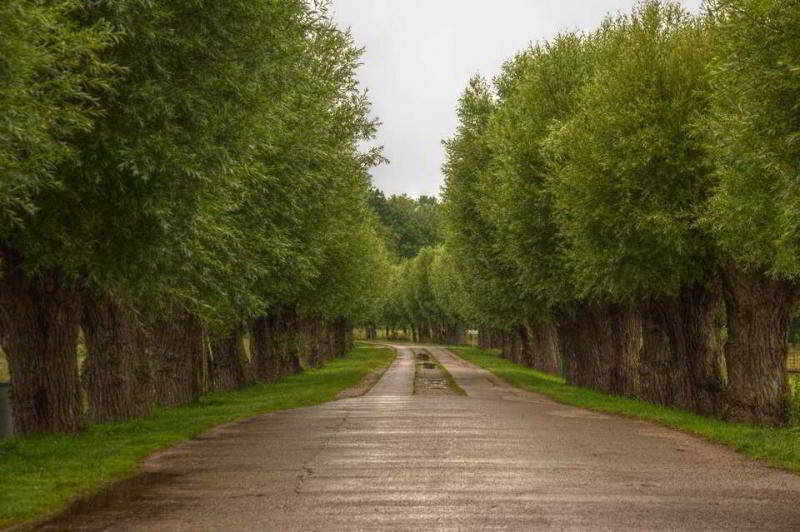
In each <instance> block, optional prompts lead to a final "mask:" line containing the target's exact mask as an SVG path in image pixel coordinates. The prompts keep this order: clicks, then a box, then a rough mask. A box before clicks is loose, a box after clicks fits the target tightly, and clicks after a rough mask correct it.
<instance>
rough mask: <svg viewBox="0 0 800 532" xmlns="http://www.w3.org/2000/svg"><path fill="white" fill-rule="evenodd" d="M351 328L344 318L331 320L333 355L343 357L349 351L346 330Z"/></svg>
mask: <svg viewBox="0 0 800 532" xmlns="http://www.w3.org/2000/svg"><path fill="white" fill-rule="evenodd" d="M351 330H352V329H350V328H349V324H348V322H347V320H346V319H344V318H336V319H335V320H334V321H333V354H334V356H335V357H337V358H338V357H343V356H344V355H345V354H346V353H347V351H349V343H350V340H349V338H348V334H349V332H348V331H351Z"/></svg>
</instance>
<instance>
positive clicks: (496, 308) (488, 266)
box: [442, 77, 522, 325]
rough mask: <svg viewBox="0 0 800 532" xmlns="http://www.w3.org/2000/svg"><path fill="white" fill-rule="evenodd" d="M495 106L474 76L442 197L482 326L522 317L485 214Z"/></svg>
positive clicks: (449, 144) (450, 249)
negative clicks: (485, 181)
mask: <svg viewBox="0 0 800 532" xmlns="http://www.w3.org/2000/svg"><path fill="white" fill-rule="evenodd" d="M494 108H495V102H494V98H493V96H492V94H491V91H490V89H489V86H488V85H487V83H486V82H485V81H484V80H483V79H481V78H479V77H474V78H472V79H471V80H470V82H469V85H468V86H467V88H466V89H465V91H464V93H463V94H462V96H461V98H460V99H459V102H458V107H457V116H458V121H459V123H458V128H457V130H456V133H455V135H454V137H453V138H451V139H448V140H446V141H444V148H445V152H446V155H447V159H446V161H445V164H444V165H443V167H442V171H443V172H444V175H445V178H446V179H445V184H444V186H443V187H442V197H443V200H444V217H445V228H446V242H447V248H446V249H447V253H448V255H450V256H451V257H452V259H453V260H454V261H455V262H456V263H457V264H458V266H459V268H458V269H459V271H460V272H461V275H462V278H463V282H462V283H461V286H463V287H464V289H465V290H466V292H467V294H466V296H465V297H466V298H467V299H468V300H469V301H470V302H471V305H470V306H471V307H472V308H473V309H476V311H478V312H479V319H480V322H482V323H493V324H504V325H505V324H508V323H509V322H514V321H516V320H517V319H518V316H519V315H520V314H521V311H520V308H521V303H522V300H521V298H520V295H519V293H518V291H517V290H516V287H515V283H514V279H515V270H514V268H513V265H511V264H508V263H506V262H504V261H503V260H502V259H501V254H500V252H501V250H500V249H499V247H498V245H497V243H498V242H499V239H498V235H497V230H498V228H497V227H494V226H492V225H491V223H490V222H489V220H487V218H486V216H485V215H484V212H482V205H481V195H482V191H481V189H480V183H481V177H482V176H483V175H484V173H485V172H487V171H488V169H489V168H490V165H491V163H492V151H491V147H490V145H489V142H488V138H487V130H488V128H489V120H490V117H491V114H492V112H493V111H494ZM501 230H502V229H501Z"/></svg>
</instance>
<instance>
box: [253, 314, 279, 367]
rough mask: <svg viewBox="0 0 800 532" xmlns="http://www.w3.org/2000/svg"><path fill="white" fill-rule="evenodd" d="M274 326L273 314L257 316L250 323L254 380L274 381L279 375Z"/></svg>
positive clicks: (275, 324)
mask: <svg viewBox="0 0 800 532" xmlns="http://www.w3.org/2000/svg"><path fill="white" fill-rule="evenodd" d="M276 326H277V323H276V318H275V316H274V315H270V316H259V317H258V318H255V319H254V320H253V323H252V328H251V334H252V339H253V343H252V346H253V353H252V357H251V360H250V364H251V367H252V368H253V373H254V375H255V378H256V380H258V381H260V382H274V381H276V380H278V378H279V377H280V368H281V364H280V359H279V354H278V349H277V341H276V339H275V336H276V334H277V332H276Z"/></svg>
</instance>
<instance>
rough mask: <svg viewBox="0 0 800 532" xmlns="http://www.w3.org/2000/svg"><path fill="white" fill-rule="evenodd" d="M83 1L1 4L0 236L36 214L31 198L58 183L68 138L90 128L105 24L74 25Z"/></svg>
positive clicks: (99, 86) (68, 152)
mask: <svg viewBox="0 0 800 532" xmlns="http://www.w3.org/2000/svg"><path fill="white" fill-rule="evenodd" d="M80 6H81V2H77V1H75V0H61V1H53V2H37V1H33V0H4V1H3V2H2V5H0V117H2V119H1V120H0V239H2V238H6V237H7V235H8V234H9V233H11V232H13V231H14V230H15V229H17V228H18V227H19V226H20V225H23V224H24V223H25V222H26V221H27V220H28V219H29V217H30V216H32V215H33V214H34V213H35V212H36V209H37V207H38V206H37V204H36V195H37V194H38V193H39V192H40V191H42V190H48V189H57V188H61V187H63V186H64V183H63V181H62V179H61V176H60V175H59V173H58V171H57V168H58V165H59V164H61V163H62V162H64V161H65V160H67V159H68V158H70V157H71V156H73V155H74V153H75V150H74V148H73V146H72V145H71V144H70V143H69V140H70V139H71V138H72V137H73V136H74V135H76V134H77V133H79V132H82V131H83V132H85V131H88V130H89V129H91V127H92V124H93V119H95V118H97V117H98V115H99V112H100V109H99V107H98V105H97V98H98V97H99V96H100V95H101V94H102V93H104V92H107V91H108V88H109V87H108V83H109V81H110V80H111V78H112V76H113V72H112V70H113V69H112V68H111V66H110V65H109V64H108V63H106V62H104V61H103V60H102V58H101V57H100V54H101V53H102V52H103V50H105V49H106V48H107V47H108V46H109V45H110V44H111V42H112V38H113V34H112V33H111V32H110V30H109V28H108V27H107V25H106V24H102V23H99V24H94V25H88V26H86V25H81V24H79V23H77V22H76V21H75V20H74V18H73V17H74V16H75V15H76V12H78V11H79V10H80Z"/></svg>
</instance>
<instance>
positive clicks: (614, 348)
mask: <svg viewBox="0 0 800 532" xmlns="http://www.w3.org/2000/svg"><path fill="white" fill-rule="evenodd" d="M604 312H607V313H608V317H609V319H610V330H609V332H610V335H609V336H608V337H607V338H608V340H607V341H608V344H607V346H606V349H607V351H606V353H605V360H606V364H607V365H608V366H609V367H610V368H611V382H610V383H609V388H608V392H609V393H613V394H616V395H622V396H626V397H637V396H638V394H639V365H640V360H641V353H642V343H643V339H642V319H641V313H640V312H639V311H638V309H636V308H634V307H632V306H630V305H609V306H607V308H606V309H605V310H604Z"/></svg>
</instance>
